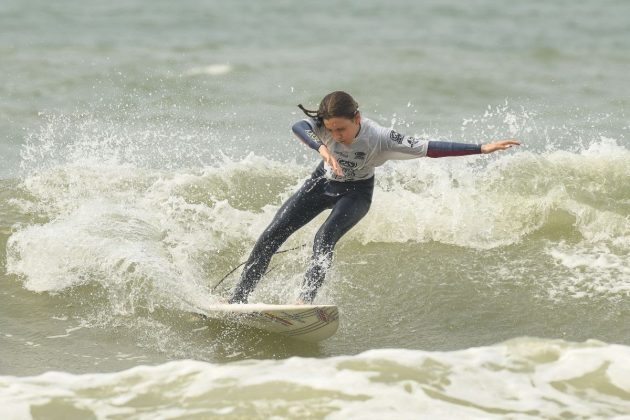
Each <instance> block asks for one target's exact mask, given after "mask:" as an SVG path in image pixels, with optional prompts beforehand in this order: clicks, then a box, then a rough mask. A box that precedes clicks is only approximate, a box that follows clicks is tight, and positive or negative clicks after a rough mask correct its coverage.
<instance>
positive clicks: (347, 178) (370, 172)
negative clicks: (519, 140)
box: [230, 118, 481, 303]
mask: <svg viewBox="0 0 630 420" xmlns="http://www.w3.org/2000/svg"><path fill="white" fill-rule="evenodd" d="M293 131H294V133H295V134H296V135H297V136H298V138H299V139H300V140H302V141H303V142H304V143H306V144H307V145H308V146H309V147H311V148H312V149H314V150H319V147H321V146H322V144H324V145H326V147H327V148H328V149H329V151H330V152H331V153H332V154H334V155H335V157H336V159H337V161H338V163H339V165H340V166H341V168H342V169H343V175H342V176H338V175H335V174H334V173H333V172H332V169H331V168H330V167H329V166H328V165H327V164H324V162H322V163H320V164H319V166H318V167H317V169H316V170H315V171H314V172H313V174H312V175H311V177H310V178H309V179H307V180H306V182H305V183H304V184H303V185H302V187H301V188H300V189H299V190H298V191H297V192H296V193H295V194H294V195H293V196H291V198H289V200H287V202H286V203H284V204H283V205H282V207H281V208H280V210H278V212H277V213H276V215H275V217H274V219H273V220H272V222H271V224H270V225H269V226H268V227H267V228H266V229H265V231H264V232H263V233H262V235H261V236H260V238H259V239H258V241H257V242H256V245H255V246H254V249H253V250H252V252H251V254H250V256H249V259H248V260H247V262H246V263H245V268H244V269H243V273H242V274H241V279H240V282H239V284H238V285H237V286H236V289H235V290H234V294H233V296H232V297H231V299H230V303H245V302H247V298H248V295H249V294H250V293H251V292H252V291H253V290H254V288H255V287H256V284H257V283H258V281H259V280H260V278H261V277H262V275H263V274H264V273H265V272H266V270H267V267H268V266H269V262H270V261H271V257H272V256H273V254H274V253H275V252H276V251H277V250H278V249H279V248H280V246H281V245H282V244H283V243H284V242H285V241H286V240H287V239H288V238H289V236H291V235H292V234H293V233H294V232H295V231H297V230H298V229H300V228H301V227H302V226H304V225H306V224H307V223H308V222H310V221H311V220H313V219H314V218H315V217H316V216H317V215H319V214H320V213H321V212H322V211H324V210H327V209H332V211H331V213H330V215H329V216H328V218H327V219H326V221H325V222H324V224H323V225H322V226H321V227H320V228H319V230H318V231H317V234H316V235H315V240H314V243H313V254H312V258H311V262H310V264H309V267H308V270H307V271H306V275H305V276H304V283H303V287H302V291H301V293H300V299H301V300H302V301H304V302H306V303H309V302H312V301H313V299H314V298H315V295H316V293H317V290H318V288H319V287H320V286H321V285H322V283H323V281H324V278H325V276H326V270H327V269H328V267H329V266H330V263H331V261H332V254H333V249H334V247H335V245H336V244H337V241H339V239H340V238H341V237H342V236H343V235H344V234H345V233H346V232H348V231H349V230H350V229H351V228H352V227H353V226H354V225H356V224H357V223H358V222H359V221H360V220H361V219H362V218H363V216H365V215H366V214H367V212H368V210H369V208H370V204H371V203H372V193H373V191H374V168H375V167H377V166H380V165H382V164H383V163H385V162H386V161H388V160H392V159H412V158H417V157H423V156H428V157H443V156H461V155H469V154H478V153H481V149H480V146H479V145H472V144H464V143H451V142H438V141H428V140H421V139H417V138H414V137H409V136H404V135H401V134H399V133H397V132H396V131H394V130H392V129H389V128H385V127H382V126H380V125H378V124H377V123H375V122H373V121H371V120H369V119H367V118H363V119H362V120H361V127H360V129H359V132H358V133H357V136H356V137H355V139H354V141H353V142H352V144H350V145H343V144H340V143H337V142H335V141H334V140H333V139H332V137H331V136H330V134H329V133H328V132H327V131H326V130H325V128H324V127H323V125H322V124H321V123H320V122H318V121H316V120H313V119H305V120H302V121H299V122H298V123H296V124H295V125H294V126H293Z"/></svg>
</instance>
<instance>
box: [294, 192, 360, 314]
mask: <svg viewBox="0 0 630 420" xmlns="http://www.w3.org/2000/svg"><path fill="white" fill-rule="evenodd" d="M371 202H372V201H371V195H370V197H369V198H368V197H366V196H365V195H364V194H359V193H349V194H346V195H344V196H342V197H341V198H339V199H338V201H337V203H336V204H335V205H334V207H333V210H332V212H331V213H330V215H329V216H328V219H326V222H324V224H323V225H322V227H321V228H320V229H319V231H318V232H317V235H316V236H315V242H314V244H313V256H312V259H311V263H310V266H309V269H308V271H307V272H306V275H305V276H304V284H303V286H302V292H301V294H300V299H301V300H302V301H304V302H305V303H311V302H312V301H313V299H315V295H316V294H317V290H318V289H319V287H320V286H321V285H322V283H323V282H324V278H325V277H326V270H327V269H328V267H329V266H330V264H331V262H332V255H333V249H334V248H335V244H336V243H337V241H338V240H339V239H341V237H342V236H343V235H345V234H346V233H347V232H348V231H349V230H350V229H351V228H352V227H353V226H354V225H356V224H357V223H358V222H359V221H360V220H361V219H362V218H363V217H364V216H365V215H366V214H367V212H368V210H369V209H370V204H371Z"/></svg>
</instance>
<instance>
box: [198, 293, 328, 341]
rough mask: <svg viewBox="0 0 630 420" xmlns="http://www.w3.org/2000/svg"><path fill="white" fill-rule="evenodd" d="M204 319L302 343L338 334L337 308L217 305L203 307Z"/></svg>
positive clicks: (325, 306) (254, 304)
mask: <svg viewBox="0 0 630 420" xmlns="http://www.w3.org/2000/svg"><path fill="white" fill-rule="evenodd" d="M204 309H205V311H206V313H205V316H207V317H209V318H214V319H219V320H221V321H228V322H238V323H240V324H243V325H246V326H249V327H253V328H258V329H261V330H264V331H269V332H271V333H275V334H282V335H284V336H287V337H293V338H296V339H298V340H302V341H310V342H317V341H321V340H324V339H326V338H328V337H330V336H332V335H333V334H335V332H336V331H337V328H338V327H339V311H338V310H337V306H336V305H268V304H263V303H249V304H234V305H230V304H218V305H212V306H209V307H206V308H204Z"/></svg>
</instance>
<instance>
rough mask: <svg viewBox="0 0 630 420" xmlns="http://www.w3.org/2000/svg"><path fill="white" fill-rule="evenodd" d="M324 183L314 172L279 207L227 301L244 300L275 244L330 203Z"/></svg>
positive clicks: (252, 288) (263, 270) (271, 253)
mask: <svg viewBox="0 0 630 420" xmlns="http://www.w3.org/2000/svg"><path fill="white" fill-rule="evenodd" d="M324 184H325V180H324V179H323V178H321V177H318V176H315V174H313V176H312V177H311V178H309V179H308V180H307V181H306V182H305V183H304V185H302V187H301V188H300V189H299V190H298V191H297V192H296V193H295V194H294V195H293V196H292V197H291V198H289V200H287V202H286V203H284V204H283V205H282V207H281V208H280V210H278V213H276V215H275V217H274V219H273V220H272V222H271V223H270V224H269V226H268V227H267V228H266V229H265V231H264V232H263V233H262V235H260V238H258V241H257V242H256V245H254V248H253V249H252V252H251V254H250V255H249V258H248V260H247V262H246V263H245V268H244V269H243V272H242V274H241V279H240V282H239V284H238V285H237V286H236V288H235V289H234V293H233V295H232V297H231V298H230V300H229V302H230V303H246V302H247V297H248V296H249V294H250V293H251V292H252V291H253V290H254V288H255V287H256V284H258V281H259V280H260V278H261V277H262V276H263V274H265V272H266V271H267V267H268V266H269V262H270V261H271V257H273V254H274V253H275V252H276V251H277V250H278V248H280V246H281V245H282V244H283V243H284V242H285V241H286V240H287V239H288V238H289V236H291V235H292V234H293V233H294V232H295V231H297V230H298V229H300V228H301V227H302V226H304V225H305V224H307V223H308V222H310V221H311V220H313V219H314V218H315V216H317V215H318V214H319V213H321V212H322V211H324V210H325V209H326V208H329V207H330V203H329V201H330V197H327V196H325V195H324V194H323V193H324Z"/></svg>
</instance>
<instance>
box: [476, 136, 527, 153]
mask: <svg viewBox="0 0 630 420" xmlns="http://www.w3.org/2000/svg"><path fill="white" fill-rule="evenodd" d="M520 144H521V142H520V141H518V140H516V139H506V140H499V141H495V142H494V143H488V144H482V145H481V153H484V154H485V153H492V152H496V151H497V150H505V149H509V148H510V147H512V146H518V145H520Z"/></svg>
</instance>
